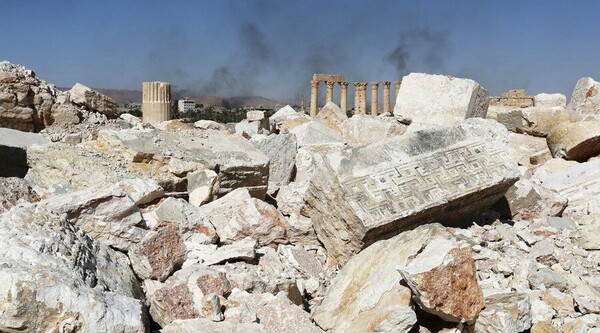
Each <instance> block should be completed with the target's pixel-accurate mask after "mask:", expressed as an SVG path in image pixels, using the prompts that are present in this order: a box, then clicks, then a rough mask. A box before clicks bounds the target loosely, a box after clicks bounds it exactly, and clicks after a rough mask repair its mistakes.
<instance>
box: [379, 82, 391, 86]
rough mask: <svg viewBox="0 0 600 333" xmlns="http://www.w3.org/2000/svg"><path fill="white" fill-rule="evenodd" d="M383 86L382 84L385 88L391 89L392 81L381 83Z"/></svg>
mask: <svg viewBox="0 0 600 333" xmlns="http://www.w3.org/2000/svg"><path fill="white" fill-rule="evenodd" d="M381 84H382V85H383V86H384V87H386V88H389V87H390V84H391V82H390V81H381Z"/></svg>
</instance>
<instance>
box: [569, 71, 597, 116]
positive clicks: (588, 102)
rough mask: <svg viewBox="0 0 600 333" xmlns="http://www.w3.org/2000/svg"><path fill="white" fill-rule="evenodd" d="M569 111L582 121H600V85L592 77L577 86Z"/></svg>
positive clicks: (581, 81) (584, 79)
mask: <svg viewBox="0 0 600 333" xmlns="http://www.w3.org/2000/svg"><path fill="white" fill-rule="evenodd" d="M567 110H568V111H569V112H570V113H571V114H573V115H575V116H576V117H577V118H579V119H581V120H600V85H599V84H598V82H596V81H594V79H592V78H591V77H583V78H581V79H579V81H577V83H576V84H575V89H573V94H572V95H571V101H570V102H569V105H568V106H567Z"/></svg>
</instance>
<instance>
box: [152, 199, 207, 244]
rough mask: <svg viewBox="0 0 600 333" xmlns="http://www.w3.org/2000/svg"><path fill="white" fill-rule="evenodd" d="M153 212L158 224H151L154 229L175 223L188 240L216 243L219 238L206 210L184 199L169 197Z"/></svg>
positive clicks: (197, 242) (200, 242) (198, 242)
mask: <svg viewBox="0 0 600 333" xmlns="http://www.w3.org/2000/svg"><path fill="white" fill-rule="evenodd" d="M153 214H154V216H155V219H156V221H157V225H150V227H151V228H152V229H155V230H156V229H159V228H160V227H161V226H163V225H168V224H173V225H175V226H177V228H178V229H179V232H178V233H179V234H180V235H181V236H182V237H183V240H184V241H186V242H194V243H196V244H214V243H216V242H217V241H218V239H219V236H218V235H217V232H216V230H215V227H214V225H213V223H211V221H210V219H209V217H208V216H207V214H206V213H205V212H204V210H203V209H202V208H199V207H195V206H192V205H190V204H189V203H187V202H186V201H185V200H183V199H175V198H173V197H170V198H167V199H165V200H164V201H162V202H161V203H160V204H159V205H158V206H157V207H156V208H155V209H154V211H153Z"/></svg>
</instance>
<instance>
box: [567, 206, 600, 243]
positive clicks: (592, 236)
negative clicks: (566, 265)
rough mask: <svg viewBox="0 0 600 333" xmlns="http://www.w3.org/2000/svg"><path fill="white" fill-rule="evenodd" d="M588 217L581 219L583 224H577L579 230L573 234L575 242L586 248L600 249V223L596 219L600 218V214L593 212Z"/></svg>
mask: <svg viewBox="0 0 600 333" xmlns="http://www.w3.org/2000/svg"><path fill="white" fill-rule="evenodd" d="M586 217H588V218H589V220H590V221H591V222H589V221H587V219H584V218H582V219H580V221H581V222H583V223H582V224H581V225H578V224H577V223H575V224H576V225H577V228H576V229H577V230H576V231H575V233H574V234H573V243H574V244H577V246H579V247H581V248H582V249H586V250H600V239H598V233H599V232H600V223H597V222H595V220H600V214H593V215H589V216H586Z"/></svg>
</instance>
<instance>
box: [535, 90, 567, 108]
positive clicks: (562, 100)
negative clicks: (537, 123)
mask: <svg viewBox="0 0 600 333" xmlns="http://www.w3.org/2000/svg"><path fill="white" fill-rule="evenodd" d="M533 105H535V106H536V107H559V108H562V109H565V108H566V107H567V97H566V96H565V95H563V94H545V93H542V94H537V95H535V96H533Z"/></svg>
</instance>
